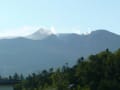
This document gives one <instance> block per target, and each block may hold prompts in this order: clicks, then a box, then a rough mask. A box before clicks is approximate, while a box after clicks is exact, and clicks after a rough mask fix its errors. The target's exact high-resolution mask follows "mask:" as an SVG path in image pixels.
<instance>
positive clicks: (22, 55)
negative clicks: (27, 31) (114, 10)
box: [0, 29, 120, 75]
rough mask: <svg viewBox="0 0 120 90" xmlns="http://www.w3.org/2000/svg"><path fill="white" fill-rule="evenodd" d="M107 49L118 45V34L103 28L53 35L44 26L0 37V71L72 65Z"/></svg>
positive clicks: (6, 72)
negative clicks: (22, 33)
mask: <svg viewBox="0 0 120 90" xmlns="http://www.w3.org/2000/svg"><path fill="white" fill-rule="evenodd" d="M106 48H109V49H110V50H111V51H114V50H116V49H118V48H120V36H119V35H117V34H114V33H112V32H109V31H106V30H96V31H93V32H91V33H90V34H87V35H84V34H82V35H79V34H75V33H69V34H66V33H63V34H54V33H52V32H50V31H45V30H43V29H40V30H38V31H37V32H35V33H33V34H31V35H28V36H26V37H19V38H13V39H1V40H0V71H1V74H3V75H5V74H12V73H14V72H18V73H24V74H26V73H30V72H34V71H36V72H39V71H40V70H43V69H49V68H51V67H53V68H54V67H59V66H63V65H64V64H65V63H69V65H73V64H75V63H76V60H77V59H78V58H79V57H82V56H84V57H87V56H88V55H90V54H95V53H97V52H100V51H102V50H105V49H106Z"/></svg>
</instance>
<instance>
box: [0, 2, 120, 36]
mask: <svg viewBox="0 0 120 90" xmlns="http://www.w3.org/2000/svg"><path fill="white" fill-rule="evenodd" d="M119 24H120V0H0V33H2V34H3V33H6V35H9V34H13V35H14V34H23V33H27V32H32V31H34V30H35V29H36V27H37V28H38V27H46V28H54V29H55V30H56V32H89V31H92V30H95V29H107V30H109V31H112V32H115V33H118V34H120V25H119Z"/></svg>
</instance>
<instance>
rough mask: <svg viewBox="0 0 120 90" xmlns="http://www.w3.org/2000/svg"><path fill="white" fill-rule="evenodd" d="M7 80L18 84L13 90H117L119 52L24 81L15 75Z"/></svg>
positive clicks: (32, 76) (91, 58) (119, 62)
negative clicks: (18, 81)
mask: <svg viewBox="0 0 120 90" xmlns="http://www.w3.org/2000/svg"><path fill="white" fill-rule="evenodd" d="M9 79H15V80H21V83H19V84H17V85H16V86H15V90H120V49H119V50H117V51H116V52H114V53H112V52H110V51H109V50H108V49H106V51H103V52H100V53H98V54H96V55H90V56H89V57H88V59H87V60H84V58H83V57H82V58H80V59H78V62H77V63H76V65H74V66H73V67H68V64H65V65H64V66H63V67H62V68H58V69H56V70H53V68H51V69H50V70H48V71H47V70H43V71H42V72H40V73H32V74H30V75H28V76H27V77H23V75H18V74H17V73H15V74H14V75H13V76H9Z"/></svg>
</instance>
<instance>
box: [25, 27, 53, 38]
mask: <svg viewBox="0 0 120 90" xmlns="http://www.w3.org/2000/svg"><path fill="white" fill-rule="evenodd" d="M53 34H54V33H53V32H52V31H51V30H46V29H44V28H40V29H39V30H37V31H36V32H34V33H32V34H31V35H28V36H27V37H26V38H28V39H32V40H41V39H44V38H46V37H48V36H50V35H53Z"/></svg>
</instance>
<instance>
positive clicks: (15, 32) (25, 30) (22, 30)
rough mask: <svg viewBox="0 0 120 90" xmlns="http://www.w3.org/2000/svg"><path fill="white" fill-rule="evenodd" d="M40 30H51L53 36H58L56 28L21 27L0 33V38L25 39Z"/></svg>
mask: <svg viewBox="0 0 120 90" xmlns="http://www.w3.org/2000/svg"><path fill="white" fill-rule="evenodd" d="M40 28H42V29H44V30H49V31H51V32H52V33H53V34H56V31H55V28H54V27H53V26H52V27H50V28H48V27H45V26H23V27H19V28H12V29H5V30H2V32H0V38H4V37H19V36H22V37H25V36H27V35H30V34H32V33H34V32H36V31H37V30H39V29H40Z"/></svg>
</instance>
